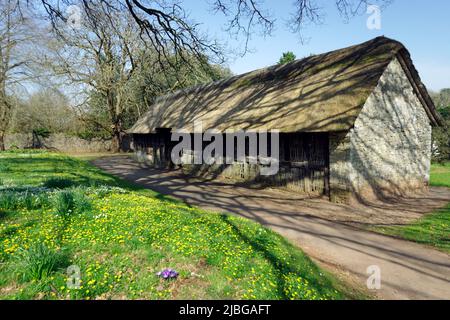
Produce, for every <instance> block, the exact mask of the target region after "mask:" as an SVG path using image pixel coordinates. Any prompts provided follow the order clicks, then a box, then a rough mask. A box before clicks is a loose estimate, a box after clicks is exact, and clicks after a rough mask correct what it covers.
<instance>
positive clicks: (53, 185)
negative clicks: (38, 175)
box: [44, 178, 74, 189]
mask: <svg viewBox="0 0 450 320" xmlns="http://www.w3.org/2000/svg"><path fill="white" fill-rule="evenodd" d="M73 185H74V182H73V181H72V180H70V179H64V178H50V179H47V180H46V181H45V182H44V187H46V188H50V189H66V188H69V187H72V186H73Z"/></svg>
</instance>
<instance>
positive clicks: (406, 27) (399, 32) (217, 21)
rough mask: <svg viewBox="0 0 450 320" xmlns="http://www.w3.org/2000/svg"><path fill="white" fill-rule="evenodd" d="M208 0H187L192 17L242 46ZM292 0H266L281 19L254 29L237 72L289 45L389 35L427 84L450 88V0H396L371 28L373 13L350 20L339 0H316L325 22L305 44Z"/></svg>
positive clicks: (303, 50)
mask: <svg viewBox="0 0 450 320" xmlns="http://www.w3.org/2000/svg"><path fill="white" fill-rule="evenodd" d="M207 1H208V0H184V1H183V3H184V4H185V6H186V7H187V9H188V10H189V11H190V15H191V17H192V18H193V19H194V20H195V21H196V22H199V23H202V24H203V25H202V27H203V28H204V30H207V31H208V32H209V33H210V34H211V35H212V36H215V37H218V38H220V39H221V40H223V41H227V42H228V44H229V46H231V47H235V48H237V47H239V46H240V42H239V41H236V40H233V39H232V38H230V37H229V36H228V34H227V33H226V32H225V31H224V28H223V27H224V24H225V22H226V19H225V18H223V17H221V16H218V15H213V14H212V12H211V11H210V10H209V9H208V4H207ZM292 2H293V1H291V0H278V1H277V0H265V3H266V4H267V7H268V8H269V9H270V12H271V14H272V15H273V16H274V17H275V18H276V19H277V24H276V29H275V31H274V32H273V34H272V36H271V37H265V38H264V37H262V36H259V35H258V34H255V35H253V37H252V39H251V41H250V46H249V47H250V49H252V52H250V53H247V54H246V55H245V56H244V57H236V58H234V59H232V60H231V61H229V63H228V65H229V67H230V68H231V70H232V71H233V72H234V73H236V74H240V73H244V72H247V71H251V70H255V69H258V68H262V67H266V66H269V65H273V64H275V63H276V62H277V61H278V59H279V58H280V56H281V54H282V53H283V52H285V51H293V52H294V53H295V54H296V55H297V58H301V57H304V56H308V55H310V54H318V53H323V52H327V51H331V50H335V49H339V48H343V47H346V46H350V45H353V44H357V43H360V42H364V41H367V40H369V39H371V38H374V37H377V36H380V35H384V36H386V37H390V38H393V39H396V40H399V41H401V42H402V43H403V44H404V45H406V47H407V48H408V50H409V51H410V53H411V56H412V58H413V61H414V63H415V65H416V68H417V69H418V71H419V73H420V75H421V77H422V80H423V82H424V83H425V85H426V86H427V87H428V88H429V89H432V90H440V89H442V88H450V1H448V0H428V1H425V0H394V1H393V3H392V4H391V5H390V6H389V7H387V8H386V9H385V10H383V12H382V14H381V30H369V29H368V28H367V26H366V22H367V19H368V17H369V15H361V16H357V17H355V18H353V19H352V20H351V21H350V22H348V23H345V22H344V20H343V18H342V17H341V16H340V15H339V13H338V12H337V9H336V8H335V6H334V2H335V1H334V0H333V1H330V0H316V2H317V3H318V4H319V5H320V6H323V7H324V8H325V9H326V17H325V22H324V24H323V25H320V26H315V25H311V26H309V27H308V29H306V31H305V33H304V35H305V37H306V38H308V39H309V40H308V41H307V42H306V43H304V44H302V43H301V41H300V39H299V36H298V35H296V34H292V33H291V32H290V31H289V30H288V28H287V27H286V20H287V19H288V17H289V15H290V14H291V13H292V11H293V6H292Z"/></svg>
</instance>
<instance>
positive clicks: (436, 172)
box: [375, 163, 450, 253]
mask: <svg viewBox="0 0 450 320" xmlns="http://www.w3.org/2000/svg"><path fill="white" fill-rule="evenodd" d="M430 178H431V179H430V180H431V185H432V186H439V187H447V188H450V163H446V164H442V165H441V164H434V165H433V166H432V168H431V177H430ZM375 231H378V232H381V233H384V234H388V235H392V236H397V237H401V238H403V239H407V240H411V241H415V242H418V243H422V244H426V245H430V246H433V247H436V248H437V249H439V250H442V251H445V252H448V253H450V204H449V205H448V206H447V207H445V208H442V209H440V210H437V211H435V212H433V213H431V214H429V215H426V216H424V217H423V218H421V219H419V220H418V221H416V222H414V223H412V224H410V225H406V226H392V227H377V228H376V229H375Z"/></svg>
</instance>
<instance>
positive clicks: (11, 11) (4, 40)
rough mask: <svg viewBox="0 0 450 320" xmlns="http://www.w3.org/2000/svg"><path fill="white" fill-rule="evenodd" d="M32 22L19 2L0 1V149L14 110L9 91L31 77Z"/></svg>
mask: <svg viewBox="0 0 450 320" xmlns="http://www.w3.org/2000/svg"><path fill="white" fill-rule="evenodd" d="M30 24H31V21H30V19H29V17H28V16H27V15H26V14H25V13H24V12H23V11H22V8H21V7H20V3H19V0H0V150H5V143H4V137H5V133H6V130H7V129H8V125H9V123H10V120H11V116H12V111H13V107H14V99H13V97H12V91H13V90H14V87H15V86H17V85H22V82H23V81H25V80H26V79H27V78H29V77H30V76H31V74H30V72H29V70H28V69H29V67H30V63H31V60H32V59H31V57H30V56H29V55H28V52H29V47H28V46H29V42H30V41H31V39H32V34H31V32H30V28H29V26H30Z"/></svg>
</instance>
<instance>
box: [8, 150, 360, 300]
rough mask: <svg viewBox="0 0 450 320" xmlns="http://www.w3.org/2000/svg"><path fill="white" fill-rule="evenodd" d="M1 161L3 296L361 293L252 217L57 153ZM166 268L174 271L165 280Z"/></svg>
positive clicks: (248, 296)
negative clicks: (197, 204) (195, 203)
mask: <svg viewBox="0 0 450 320" xmlns="http://www.w3.org/2000/svg"><path fill="white" fill-rule="evenodd" d="M0 163H1V165H2V166H0V167H2V168H7V170H3V171H2V172H1V173H0V177H1V181H2V183H3V186H0V188H1V189H2V190H1V191H0V194H1V196H0V299H175V298H176V299H181V298H186V299H342V298H354V297H357V298H361V297H362V296H361V295H359V293H354V291H352V290H351V289H349V288H347V287H345V286H344V285H342V283H340V282H338V281H336V280H335V279H334V278H333V277H332V276H330V275H329V274H328V273H326V272H324V271H322V270H321V269H319V268H318V267H317V266H316V265H315V264H314V263H313V262H312V261H311V260H310V259H309V258H308V257H307V256H306V255H305V254H304V253H303V252H302V251H301V250H299V249H298V248H296V247H294V246H293V245H291V244H290V243H289V242H287V241H286V240H285V239H284V238H282V237H281V236H279V235H278V234H276V233H274V232H272V231H270V230H268V229H266V228H264V227H262V226H261V225H259V224H257V223H254V222H252V221H250V220H246V219H242V218H238V217H234V216H228V215H219V214H213V213H209V212H205V211H202V210H200V209H197V208H192V207H189V206H187V205H185V204H183V203H181V202H178V201H175V200H173V199H170V198H166V197H164V196H162V195H160V194H157V193H154V192H151V191H148V190H144V189H141V188H139V187H137V186H134V185H131V184H129V183H126V182H124V181H122V180H120V179H118V178H115V177H112V176H110V175H108V174H105V173H104V172H102V171H100V170H99V169H97V168H95V167H93V166H91V165H89V164H88V163H87V162H85V161H83V160H80V159H74V158H70V157H67V156H63V155H59V154H53V153H45V152H43V153H34V152H33V153H25V152H12V153H11V152H8V153H0ZM59 179H60V180H59ZM49 181H50V183H49ZM67 181H70V182H71V183H67ZM5 194H7V195H8V197H7V198H5V199H3V200H2V197H3V195H5ZM26 197H28V198H27V199H28V200H24V199H25V198H26ZM69 266H70V269H69V270H79V271H80V277H75V278H74V277H73V276H72V275H73V273H69V274H68V273H67V270H68V269H67V268H68V267H69ZM163 268H174V269H176V270H177V271H178V272H179V273H180V276H179V277H178V279H176V280H170V281H166V280H162V279H160V278H158V277H157V276H156V273H157V272H158V271H160V270H162V269H163ZM76 274H77V272H76ZM78 280H80V281H81V282H79V283H78V284H79V287H76V288H74V287H73V286H70V285H68V284H70V283H76V282H77V281H78Z"/></svg>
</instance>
